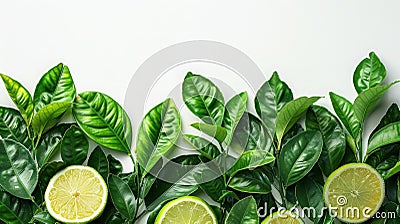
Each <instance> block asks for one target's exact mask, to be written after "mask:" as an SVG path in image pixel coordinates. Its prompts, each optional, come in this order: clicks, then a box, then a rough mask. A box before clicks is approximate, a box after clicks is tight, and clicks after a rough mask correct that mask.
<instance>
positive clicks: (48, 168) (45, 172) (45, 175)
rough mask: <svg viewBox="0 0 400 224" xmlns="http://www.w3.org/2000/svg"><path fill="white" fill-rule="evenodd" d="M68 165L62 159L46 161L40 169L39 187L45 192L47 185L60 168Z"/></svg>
mask: <svg viewBox="0 0 400 224" xmlns="http://www.w3.org/2000/svg"><path fill="white" fill-rule="evenodd" d="M65 167H67V164H65V163H64V162H62V161H51V162H49V163H46V164H45V165H44V166H43V167H42V168H41V169H40V171H39V188H40V191H41V192H42V193H43V194H44V192H45V191H46V188H47V185H49V182H50V179H51V178H52V177H53V176H54V175H55V174H56V173H57V172H58V171H60V170H62V169H64V168H65Z"/></svg>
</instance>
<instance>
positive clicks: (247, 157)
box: [229, 150, 275, 177]
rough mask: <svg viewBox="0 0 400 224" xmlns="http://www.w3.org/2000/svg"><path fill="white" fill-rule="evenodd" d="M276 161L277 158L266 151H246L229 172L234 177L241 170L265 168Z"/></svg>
mask: <svg viewBox="0 0 400 224" xmlns="http://www.w3.org/2000/svg"><path fill="white" fill-rule="evenodd" d="M273 161H275V157H274V156H273V155H272V154H271V153H269V152H267V151H264V150H250V151H245V152H244V153H243V154H242V155H241V156H240V157H239V158H238V159H237V161H236V163H235V164H234V165H233V166H232V167H231V169H230V170H229V173H230V176H231V177H233V176H235V174H236V173H237V172H239V171H241V170H247V169H254V168H256V167H260V166H264V165H267V164H269V163H272V162H273Z"/></svg>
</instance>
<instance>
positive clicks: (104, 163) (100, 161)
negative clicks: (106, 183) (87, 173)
mask: <svg viewBox="0 0 400 224" xmlns="http://www.w3.org/2000/svg"><path fill="white" fill-rule="evenodd" d="M87 165H88V166H90V167H93V168H94V169H95V170H97V172H99V174H100V175H101V176H102V177H103V179H104V180H106V179H107V177H108V173H109V167H108V160H107V156H106V154H105V153H104V151H103V150H102V149H101V147H100V146H97V147H96V148H95V149H94V150H93V152H92V153H91V154H90V156H89V159H88V162H87Z"/></svg>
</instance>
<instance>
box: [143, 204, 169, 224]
mask: <svg viewBox="0 0 400 224" xmlns="http://www.w3.org/2000/svg"><path fill="white" fill-rule="evenodd" d="M164 205H165V203H162V204H160V205H159V206H158V207H157V208H156V209H154V210H153V211H152V212H151V213H150V215H149V217H148V218H147V224H154V223H155V221H156V218H157V215H158V213H159V212H160V210H161V209H162V208H163V206H164Z"/></svg>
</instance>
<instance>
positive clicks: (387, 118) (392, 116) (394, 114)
mask: <svg viewBox="0 0 400 224" xmlns="http://www.w3.org/2000/svg"><path fill="white" fill-rule="evenodd" d="M397 121H400V110H399V107H398V106H397V104H395V103H393V104H392V105H390V107H389V109H388V110H387V111H386V114H385V115H384V116H383V117H382V119H381V121H380V122H379V124H378V125H377V126H376V128H375V129H374V130H373V131H372V133H371V134H370V137H372V136H373V135H374V134H375V133H376V132H377V131H379V130H380V129H381V128H383V127H385V126H386V125H388V124H391V123H394V122H397Z"/></svg>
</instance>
